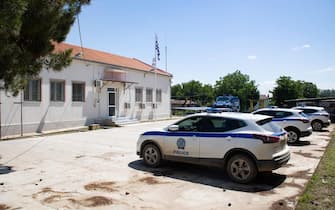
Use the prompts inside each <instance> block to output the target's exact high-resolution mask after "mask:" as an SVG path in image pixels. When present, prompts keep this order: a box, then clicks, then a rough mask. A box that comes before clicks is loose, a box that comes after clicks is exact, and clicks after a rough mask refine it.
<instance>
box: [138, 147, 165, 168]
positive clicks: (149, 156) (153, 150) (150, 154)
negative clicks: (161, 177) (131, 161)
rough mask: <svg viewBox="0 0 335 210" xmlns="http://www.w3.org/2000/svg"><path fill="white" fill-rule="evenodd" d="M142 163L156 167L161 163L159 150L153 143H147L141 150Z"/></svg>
mask: <svg viewBox="0 0 335 210" xmlns="http://www.w3.org/2000/svg"><path fill="white" fill-rule="evenodd" d="M142 156H143V160H144V163H145V164H146V165H147V166H150V167H157V166H159V164H160V163H161V152H160V151H159V149H158V147H157V146H156V145H154V144H147V145H145V147H144V148H143V150H142Z"/></svg>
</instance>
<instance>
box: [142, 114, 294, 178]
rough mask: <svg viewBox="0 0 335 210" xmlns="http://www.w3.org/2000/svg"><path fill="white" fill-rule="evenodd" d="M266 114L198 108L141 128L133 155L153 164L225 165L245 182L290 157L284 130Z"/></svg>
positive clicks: (232, 175) (282, 163)
mask: <svg viewBox="0 0 335 210" xmlns="http://www.w3.org/2000/svg"><path fill="white" fill-rule="evenodd" d="M271 120H272V118H271V117H269V116H264V115H252V114H242V113H232V112H229V113H199V114H194V115H190V116H187V117H185V118H184V119H182V120H180V121H178V122H176V123H174V124H173V125H170V126H168V127H167V128H164V129H161V130H156V131H148V132H145V133H142V134H141V135H140V137H139V139H138V141H137V154H138V155H139V156H140V157H142V158H143V161H144V163H145V164H146V165H148V166H150V167H157V166H158V165H159V164H160V163H161V161H162V160H172V161H180V162H187V163H195V164H201V165H210V166H218V167H223V168H224V169H226V171H227V174H228V176H229V177H230V178H231V179H232V180H233V181H235V182H239V183H247V182H250V181H251V180H253V178H255V176H256V175H257V173H258V172H262V171H272V170H274V169H277V168H279V167H281V166H282V165H284V164H286V163H287V162H288V160H289V159H290V152H289V149H288V146H287V134H286V132H285V131H284V130H283V129H282V128H280V127H278V126H276V125H274V124H273V123H272V121H271Z"/></svg>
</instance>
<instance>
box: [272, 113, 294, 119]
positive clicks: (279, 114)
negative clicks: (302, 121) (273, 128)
mask: <svg viewBox="0 0 335 210" xmlns="http://www.w3.org/2000/svg"><path fill="white" fill-rule="evenodd" d="M291 115H292V113H291V112H284V111H282V112H276V115H275V117H274V118H284V117H289V116H291Z"/></svg>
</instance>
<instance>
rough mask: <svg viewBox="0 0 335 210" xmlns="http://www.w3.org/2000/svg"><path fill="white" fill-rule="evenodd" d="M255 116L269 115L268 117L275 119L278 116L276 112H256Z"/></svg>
mask: <svg viewBox="0 0 335 210" xmlns="http://www.w3.org/2000/svg"><path fill="white" fill-rule="evenodd" d="M255 114H263V115H268V116H272V117H274V116H275V115H276V113H275V112H273V111H266V110H264V111H259V112H255Z"/></svg>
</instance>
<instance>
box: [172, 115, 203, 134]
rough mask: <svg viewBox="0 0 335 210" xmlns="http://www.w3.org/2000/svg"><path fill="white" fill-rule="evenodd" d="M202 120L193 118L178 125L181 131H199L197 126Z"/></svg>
mask: <svg viewBox="0 0 335 210" xmlns="http://www.w3.org/2000/svg"><path fill="white" fill-rule="evenodd" d="M200 119H201V118H200V117H191V118H187V119H185V120H183V121H181V122H179V123H177V124H176V125H178V126H179V131H197V126H196V125H197V123H198V122H199V120H200Z"/></svg>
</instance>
